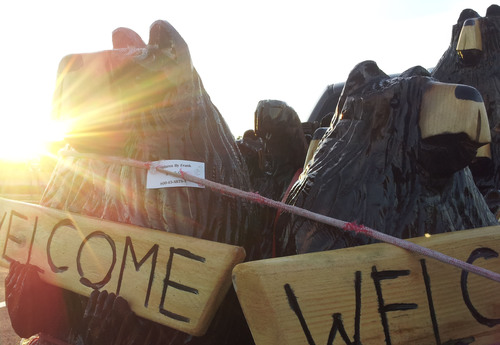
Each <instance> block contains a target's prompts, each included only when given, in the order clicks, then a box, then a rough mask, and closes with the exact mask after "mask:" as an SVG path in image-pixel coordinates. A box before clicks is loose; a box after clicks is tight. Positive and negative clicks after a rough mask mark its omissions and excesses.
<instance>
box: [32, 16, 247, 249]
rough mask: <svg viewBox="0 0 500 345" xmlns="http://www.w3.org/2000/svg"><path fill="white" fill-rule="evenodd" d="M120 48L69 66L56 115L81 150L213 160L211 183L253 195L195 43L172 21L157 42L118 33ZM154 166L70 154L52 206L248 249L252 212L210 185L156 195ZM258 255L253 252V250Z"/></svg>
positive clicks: (208, 168) (75, 58) (49, 200)
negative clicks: (150, 169) (194, 54)
mask: <svg viewBox="0 0 500 345" xmlns="http://www.w3.org/2000/svg"><path fill="white" fill-rule="evenodd" d="M113 45H114V49H112V50H108V51H101V52H96V53H89V54H73V55H69V56H67V57H65V58H64V59H63V60H62V62H61V63H60V67H59V71H58V82H57V87H56V90H55V96H54V114H55V116H56V117H57V118H59V119H62V120H67V121H70V122H71V123H72V124H73V126H72V130H71V131H70V133H69V135H68V137H67V138H66V140H67V141H68V143H69V150H75V151H77V152H78V153H86V154H92V155H93V156H96V155H103V156H105V155H112V156H118V157H121V158H133V159H136V160H142V161H146V162H150V161H158V160H168V159H176V160H188V161H196V162H202V163H204V164H205V177H206V178H208V179H210V180H213V181H217V182H220V183H223V184H226V185H231V186H234V187H236V188H241V189H244V190H248V189H249V188H250V187H249V177H248V172H247V169H246V166H245V164H244V163H243V159H242V157H241V155H240V153H239V150H238V148H237V146H236V143H235V140H234V137H233V136H232V134H231V132H230V131H229V128H228V127H227V125H226V123H225V121H224V119H223V118H222V116H221V115H220V113H219V112H218V110H217V108H216V107H215V106H214V105H213V104H212V102H211V100H210V97H209V96H208V94H207V93H206V91H205V89H204V87H203V84H202V82H201V79H200V77H199V76H198V74H197V72H196V70H195V69H194V67H193V65H192V62H191V57H190V53H189V49H188V46H187V44H186V42H185V41H184V40H183V39H182V37H181V36H180V35H179V33H178V32H177V31H176V30H175V29H174V28H173V27H172V26H171V25H170V24H169V23H168V22H166V21H161V20H160V21H156V22H154V23H153V24H152V26H151V29H150V38H149V43H148V44H145V43H144V42H143V41H142V39H141V38H140V37H139V36H138V35H137V34H136V33H135V32H134V31H132V30H130V29H126V28H119V29H116V30H115V31H114V32H113ZM146 175H147V172H146V170H142V169H139V168H133V167H130V166H126V165H120V164H111V163H106V162H104V161H100V160H99V159H90V158H85V157H83V158H76V157H70V156H68V157H61V158H60V159H59V163H58V165H57V166H56V168H55V170H54V172H53V175H52V180H51V182H50V183H49V185H48V187H47V189H46V191H45V194H44V196H43V199H42V203H43V204H44V205H46V206H50V207H54V208H62V209H67V210H70V211H73V212H77V213H82V214H87V215H91V216H94V217H99V218H105V219H110V220H113V221H118V222H123V223H132V224H135V225H140V226H145V227H149V228H154V229H160V230H167V231H170V232H174V233H180V234H184V235H190V236H195V237H200V238H205V239H209V240H213V241H220V242H226V243H231V244H240V245H245V246H246V245H247V244H248V241H247V239H248V238H247V237H246V233H247V229H248V226H249V225H248V222H249V218H248V212H250V213H251V212H252V211H251V210H252V207H251V206H249V207H245V208H244V207H243V203H242V202H240V201H238V200H234V199H228V198H227V197H224V196H222V195H220V194H217V193H215V192H212V191H210V190H209V189H201V188H187V187H178V188H162V189H146ZM247 249H248V250H249V251H250V249H249V248H247Z"/></svg>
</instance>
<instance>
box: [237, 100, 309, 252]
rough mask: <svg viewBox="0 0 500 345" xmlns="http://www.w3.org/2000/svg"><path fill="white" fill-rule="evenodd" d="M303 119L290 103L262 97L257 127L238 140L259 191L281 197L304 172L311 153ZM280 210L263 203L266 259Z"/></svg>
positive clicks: (262, 247)
mask: <svg viewBox="0 0 500 345" xmlns="http://www.w3.org/2000/svg"><path fill="white" fill-rule="evenodd" d="M302 126H303V125H302V123H301V122H300V118H299V116H298V115H297V113H296V112H295V110H293V108H292V107H290V106H289V105H288V104H286V103H285V102H282V101H278V100H262V101H260V102H259V103H258V105H257V109H256V110H255V129H254V130H248V131H246V132H245V135H244V136H243V138H241V139H239V140H238V141H237V144H238V147H239V148H240V151H241V153H242V155H243V157H244V158H245V161H246V163H247V166H248V170H249V174H250V181H251V184H252V188H253V190H254V191H255V192H257V193H259V194H260V195H262V196H265V197H267V198H270V199H273V200H281V199H282V198H283V196H284V195H285V193H286V191H287V188H288V186H289V185H290V183H291V181H292V180H293V178H294V176H296V174H297V175H298V173H300V171H299V170H301V169H302V166H303V165H304V159H305V157H306V153H307V140H306V137H305V135H304V131H303V128H302ZM275 219H276V209H274V208H271V207H268V206H261V212H260V213H259V219H258V221H259V222H260V224H259V227H260V229H262V230H261V233H262V239H261V246H260V250H261V253H262V257H263V258H268V257H271V256H272V254H273V253H272V248H273V247H272V238H273V225H274V221H275Z"/></svg>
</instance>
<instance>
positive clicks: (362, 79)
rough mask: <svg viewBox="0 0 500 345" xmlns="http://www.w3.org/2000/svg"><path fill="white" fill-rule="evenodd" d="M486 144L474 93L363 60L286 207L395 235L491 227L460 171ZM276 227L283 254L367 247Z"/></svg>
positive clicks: (301, 227)
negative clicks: (398, 73)
mask: <svg viewBox="0 0 500 345" xmlns="http://www.w3.org/2000/svg"><path fill="white" fill-rule="evenodd" d="M489 140H490V135H489V129H488V126H487V119H486V113H485V109H484V104H483V102H482V99H481V96H480V94H479V93H478V91H477V90H476V89H474V88H472V87H468V86H462V85H455V84H443V83H439V82H437V81H436V80H434V79H432V78H431V77H430V76H429V73H428V72H427V71H426V70H425V69H423V68H421V67H415V68H412V69H410V70H408V71H406V72H404V73H402V74H401V76H400V77H394V78H391V77H389V76H388V75H386V74H385V73H383V72H382V71H381V70H380V69H379V68H378V66H377V65H376V63H375V62H373V61H365V62H362V63H360V64H358V65H357V66H356V67H355V68H354V69H353V71H352V72H351V73H350V74H349V77H348V79H347V81H346V83H345V87H344V90H343V92H342V95H341V97H340V99H339V102H338V105H337V110H336V113H335V115H334V117H333V119H332V122H331V126H330V127H329V128H328V130H327V131H326V133H325V135H324V136H323V138H322V139H321V141H320V143H319V146H318V148H317V149H316V151H315V154H314V156H313V158H312V160H311V161H310V162H309V164H308V166H307V168H306V169H305V170H304V172H303V174H302V175H301V176H300V178H299V180H298V181H297V183H296V184H295V185H294V186H293V188H292V190H291V192H290V194H289V197H288V199H287V203H289V204H293V205H295V206H298V207H302V208H305V209H308V210H311V211H314V212H316V213H319V214H323V215H327V216H331V217H334V218H338V219H341V220H344V221H348V222H357V223H358V224H363V225H365V226H369V227H371V228H374V229H377V230H379V231H381V232H384V233H387V234H389V235H393V236H396V237H399V238H410V237H416V236H423V235H424V234H426V233H429V234H435V233H442V232H448V231H455V230H461V229H468V228H475V227H482V226H488V225H494V224H497V222H496V220H495V217H494V216H493V214H492V213H491V212H490V211H489V209H488V207H487V205H486V203H485V201H484V198H483V197H482V195H481V194H480V193H479V191H478V189H477V187H476V185H475V184H474V181H473V179H472V176H471V173H470V171H469V169H468V168H467V165H468V164H469V163H470V162H471V161H472V160H473V159H474V157H475V155H476V151H477V149H478V148H479V147H480V146H482V145H484V144H487V143H488V142H489ZM277 231H278V234H279V235H278V239H279V241H278V243H280V248H279V254H280V255H291V254H295V253H306V252H314V251H321V250H329V249H337V248H343V247H349V246H355V245H361V244H367V243H371V242H373V240H372V239H370V238H367V237H366V236H364V235H362V234H355V233H351V232H344V231H342V230H341V229H337V228H331V227H328V226H326V225H323V224H318V223H315V222H313V221H310V220H307V219H304V218H300V217H295V216H291V215H289V214H282V216H281V218H280V219H279V221H278V226H277Z"/></svg>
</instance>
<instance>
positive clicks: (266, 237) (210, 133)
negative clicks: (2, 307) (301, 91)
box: [6, 5, 500, 345]
mask: <svg viewBox="0 0 500 345" xmlns="http://www.w3.org/2000/svg"><path fill="white" fill-rule="evenodd" d="M112 39H113V49H112V50H109V51H103V52H98V53H89V54H73V55H69V56H67V57H65V58H64V59H63V60H62V61H61V63H60V67H59V71H58V84H57V86H56V92H55V96H54V115H55V117H56V118H59V119H62V120H71V121H72V123H73V124H74V127H73V130H72V131H71V132H70V133H69V135H68V137H67V142H68V146H67V151H69V152H75V153H76V152H77V153H82V154H87V155H86V156H85V155H84V156H77V155H71V154H68V155H65V156H61V157H60V158H59V161H58V163H57V166H56V167H55V169H54V171H53V174H52V178H51V180H50V182H49V184H48V186H47V188H46V190H45V193H44V195H43V197H42V200H41V202H40V204H41V205H43V206H47V207H50V208H55V209H61V210H67V211H71V212H75V213H80V214H83V215H87V216H92V217H96V218H100V219H106V220H111V221H116V222H120V223H127V224H134V225H139V226H143V227H147V228H152V229H157V230H158V231H167V232H170V233H175V234H182V235H187V236H192V237H197V238H202V239H206V240H210V241H217V242H222V243H227V244H232V245H237V246H242V247H244V248H245V251H246V253H247V259H248V260H258V259H267V258H270V257H272V256H288V255H295V254H304V253H310V252H318V251H325V250H330V249H339V248H345V247H352V246H358V245H364V244H369V243H372V242H374V241H373V240H372V239H370V238H368V237H366V236H364V235H363V234H356V233H346V232H344V231H343V230H342V229H337V228H332V227H329V226H326V225H323V224H318V223H315V222H313V221H310V220H306V219H304V218H301V217H298V216H294V215H291V214H288V213H280V212H278V211H277V210H275V209H272V208H269V207H267V206H261V205H255V204H252V203H249V202H247V201H244V200H240V199H237V198H231V197H228V196H226V195H224V194H221V193H218V192H216V191H213V190H211V189H209V188H155V189H148V188H146V184H147V182H146V178H147V177H146V171H145V170H143V169H138V168H135V167H132V166H127V165H121V164H119V163H109V162H107V161H105V160H103V159H100V157H107V156H114V157H121V158H124V159H127V158H130V159H134V160H140V161H144V162H151V161H160V160H168V159H177V160H179V159H180V160H187V161H196V162H203V163H204V166H205V177H206V178H207V179H208V180H212V181H216V182H219V183H222V184H225V185H229V186H232V187H235V188H238V189H242V190H246V191H250V190H252V191H256V192H258V193H259V194H261V195H263V196H266V197H269V198H271V199H274V200H284V201H286V203H288V204H291V205H295V206H299V207H301V208H304V209H307V210H311V211H313V212H316V213H319V214H323V215H327V216H331V217H335V218H338V219H342V220H345V221H349V222H356V223H358V224H364V225H366V226H369V227H372V228H374V229H378V230H380V231H383V232H386V233H388V234H390V235H393V236H396V237H400V238H413V237H419V236H424V235H425V234H437V233H444V232H451V231H457V230H463V229H471V228H479V227H484V226H490V225H496V224H498V220H497V218H498V210H499V208H500V144H499V141H500V109H499V108H498V107H497V104H500V90H499V89H498V81H499V78H500V64H499V63H498V61H497V59H498V56H500V54H499V53H500V7H499V6H496V5H492V6H490V7H489V8H488V10H487V13H486V16H484V17H481V16H480V15H479V14H478V13H476V12H474V11H472V10H464V11H463V12H462V13H461V15H460V17H459V19H458V22H457V24H456V25H454V26H453V32H452V39H451V44H450V47H449V48H448V49H447V50H446V51H445V53H444V55H443V56H442V58H441V60H440V61H439V62H438V63H437V65H436V67H435V68H434V69H432V71H431V72H429V71H427V70H426V69H424V68H422V67H413V68H410V69H408V70H407V71H405V72H403V73H401V74H400V75H398V76H388V75H387V74H385V73H384V72H383V71H381V70H380V69H379V68H378V66H377V64H376V63H375V62H373V61H364V62H361V63H359V64H357V65H356V66H355V67H354V69H353V70H352V71H351V73H350V74H349V76H348V78H347V80H346V81H345V83H344V87H343V89H342V92H341V94H340V95H339V96H338V100H335V104H336V107H335V110H334V112H330V113H324V114H322V116H321V119H322V121H317V122H315V123H313V122H308V123H301V121H300V119H299V117H298V115H297V113H296V112H295V111H294V110H293V109H292V108H291V107H290V106H289V105H287V104H286V103H284V102H281V101H277V100H263V101H261V102H259V104H258V105H257V109H256V111H255V128H254V129H253V130H248V131H247V132H246V133H245V134H244V135H243V137H242V138H240V139H238V140H235V139H234V137H233V135H232V134H231V132H230V131H229V128H228V126H227V125H226V123H225V121H224V119H223V118H222V116H221V114H220V113H219V111H218V110H217V108H216V107H215V106H214V105H213V104H212V102H211V100H210V98H209V96H208V94H207V92H206V91H205V89H204V87H203V84H202V82H201V79H200V77H199V75H198V74H197V72H196V70H195V69H194V67H193V65H192V62H191V58H190V53H189V50H188V46H187V44H186V42H185V41H184V40H183V39H182V38H181V36H180V35H179V33H178V32H177V31H176V30H175V29H174V28H173V27H172V26H171V25H170V24H169V23H167V22H165V21H157V22H155V23H153V24H152V26H151V30H150V37H149V42H148V44H146V43H144V42H143V40H142V39H141V38H140V37H139V36H138V35H137V34H136V33H135V32H133V31H132V30H129V29H126V28H119V29H117V30H115V31H114V32H113V36H112ZM464 42H465V43H464ZM320 122H321V123H320ZM326 123H328V125H327V126H325V124H326ZM308 149H309V154H308ZM306 157H307V158H306ZM6 286H7V292H6V294H7V303H8V309H9V314H10V317H11V321H12V325H13V327H14V329H15V330H16V331H17V332H18V334H19V335H20V336H22V337H25V338H29V337H31V336H35V335H36V334H42V335H45V336H41V337H36V338H32V340H31V341H32V343H33V344H34V343H36V342H38V344H52V343H56V342H55V340H54V339H57V341H58V342H57V343H61V342H64V343H68V344H85V345H92V344H190V345H194V344H204V345H208V344H218V345H220V344H243V345H244V344H253V339H252V335H251V333H250V331H249V329H248V326H247V324H246V322H245V318H244V316H243V313H242V310H241V308H240V306H239V303H238V300H237V298H236V294H235V292H234V290H233V289H231V290H230V292H229V293H228V294H227V296H226V298H225V300H224V301H223V303H222V305H221V307H220V309H219V311H218V313H217V314H216V316H215V317H214V319H213V321H212V323H211V326H210V328H209V330H208V331H207V333H206V334H205V335H203V336H201V337H196V336H192V335H188V334H186V333H183V332H181V331H177V330H174V329H172V328H168V327H165V326H160V325H157V324H155V323H154V322H151V321H148V320H145V319H142V318H140V317H137V316H134V315H133V313H132V312H131V311H130V309H128V307H127V303H126V300H124V299H123V298H121V297H120V296H115V295H114V294H113V293H111V291H110V293H109V294H108V292H106V291H100V292H99V291H97V290H96V292H95V293H94V294H92V296H91V297H90V298H89V297H88V296H79V295H77V294H74V293H70V292H68V291H65V290H64V289H61V288H57V287H53V286H50V285H48V284H46V283H44V282H42V281H41V280H40V279H39V278H38V277H37V273H36V267H35V266H33V265H24V264H19V263H13V264H11V269H10V273H9V276H8V278H7V281H6ZM33 295H36V296H37V298H33ZM30 296H31V297H30ZM22 301H24V302H22ZM49 310H50V311H49ZM106 318H108V319H109V320H112V321H109V322H107V323H105V324H106V325H107V327H103V326H102V325H103V321H102V320H103V319H106ZM51 339H52V340H51ZM51 341H54V342H51Z"/></svg>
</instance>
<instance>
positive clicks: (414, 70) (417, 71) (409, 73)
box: [399, 66, 431, 78]
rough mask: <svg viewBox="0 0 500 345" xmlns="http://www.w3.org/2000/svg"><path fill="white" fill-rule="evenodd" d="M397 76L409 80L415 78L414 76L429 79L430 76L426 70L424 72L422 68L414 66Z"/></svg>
mask: <svg viewBox="0 0 500 345" xmlns="http://www.w3.org/2000/svg"><path fill="white" fill-rule="evenodd" d="M399 76H400V77H401V78H409V77H416V76H419V77H430V76H431V74H430V73H429V71H428V70H426V69H425V68H423V67H422V66H415V67H411V68H408V69H407V70H406V71H404V72H403V73H401V74H400V75H399Z"/></svg>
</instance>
